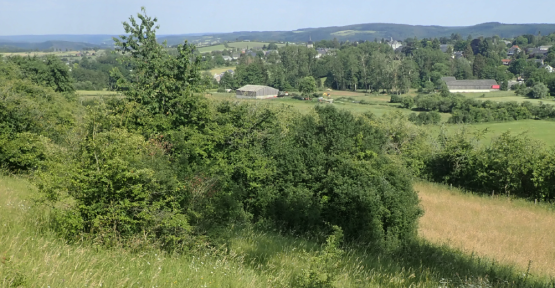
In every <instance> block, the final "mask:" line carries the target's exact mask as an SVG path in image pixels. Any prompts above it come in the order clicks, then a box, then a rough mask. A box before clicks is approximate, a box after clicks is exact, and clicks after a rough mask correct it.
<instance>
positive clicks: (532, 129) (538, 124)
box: [432, 120, 555, 146]
mask: <svg viewBox="0 0 555 288" xmlns="http://www.w3.org/2000/svg"><path fill="white" fill-rule="evenodd" d="M463 128H465V129H468V130H467V131H468V132H473V131H478V130H485V129H487V131H486V133H485V135H484V139H483V140H482V142H483V143H485V144H487V143H489V142H490V141H491V139H492V138H494V137H496V136H499V135H501V134H502V133H504V132H506V131H510V132H512V133H513V134H521V133H525V134H526V135H528V136H529V137H530V138H531V139H536V140H540V141H543V142H544V143H546V144H548V145H553V146H555V145H554V144H555V133H554V132H555V121H551V120H520V121H510V122H489V123H477V124H446V125H444V126H443V129H445V131H446V132H447V134H452V133H455V132H456V131H459V130H461V129H463ZM440 129H442V127H440V126H434V127H433V128H432V131H433V132H434V133H439V131H440Z"/></svg>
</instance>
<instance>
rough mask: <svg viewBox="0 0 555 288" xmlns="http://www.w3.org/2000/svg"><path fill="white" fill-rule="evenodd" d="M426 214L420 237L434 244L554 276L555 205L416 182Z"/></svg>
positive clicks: (422, 220)
mask: <svg viewBox="0 0 555 288" xmlns="http://www.w3.org/2000/svg"><path fill="white" fill-rule="evenodd" d="M415 188H416V190H417V191H420V193H419V194H420V198H421V200H422V205H423V206H424V210H425V211H426V214H425V215H424V217H423V218H422V219H421V221H420V231H419V233H420V235H421V236H422V237H424V238H426V239H428V240H430V241H432V242H434V243H448V244H449V245H450V246H453V247H457V248H461V249H464V250H465V251H468V252H469V253H470V252H474V253H477V254H478V255H482V256H487V257H491V258H495V259H496V260H498V261H501V262H505V263H512V264H516V265H518V266H519V267H520V268H521V269H522V270H524V269H526V268H527V266H528V263H529V261H532V265H531V272H532V273H536V274H544V275H551V276H555V246H553V243H554V242H555V231H553V229H550V228H547V227H554V226H555V213H554V212H553V211H552V210H553V209H554V208H553V206H543V205H540V206H539V207H538V206H536V207H534V203H529V202H525V201H524V200H515V201H509V200H508V199H507V197H499V196H497V197H495V198H491V197H489V198H485V197H483V196H477V195H472V194H463V193H461V192H459V191H456V190H452V191H449V190H448V189H447V187H445V186H441V185H433V184H427V183H426V184H424V183H418V184H416V185H415Z"/></svg>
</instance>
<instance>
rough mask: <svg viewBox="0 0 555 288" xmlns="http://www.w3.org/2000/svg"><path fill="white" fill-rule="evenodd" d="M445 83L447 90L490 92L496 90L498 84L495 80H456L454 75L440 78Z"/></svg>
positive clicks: (454, 91) (452, 91) (453, 91)
mask: <svg viewBox="0 0 555 288" xmlns="http://www.w3.org/2000/svg"><path fill="white" fill-rule="evenodd" d="M441 79H443V81H445V84H447V88H449V92H451V93H457V92H480V93H483V92H491V91H498V90H499V85H498V84H497V82H496V81H495V80H457V79H456V78H455V77H443V78H441Z"/></svg>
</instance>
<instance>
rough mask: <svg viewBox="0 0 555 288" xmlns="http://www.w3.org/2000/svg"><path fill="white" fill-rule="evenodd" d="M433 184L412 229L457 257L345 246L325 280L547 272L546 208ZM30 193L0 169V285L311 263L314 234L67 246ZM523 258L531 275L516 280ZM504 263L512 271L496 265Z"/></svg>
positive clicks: (283, 280)
mask: <svg viewBox="0 0 555 288" xmlns="http://www.w3.org/2000/svg"><path fill="white" fill-rule="evenodd" d="M438 187H439V186H435V185H429V184H418V185H416V188H417V189H418V190H419V191H420V196H421V198H422V206H423V207H424V209H425V210H426V215H425V216H424V218H423V219H422V220H421V229H420V231H421V232H420V233H421V235H422V236H423V237H424V238H426V239H430V241H432V242H436V243H445V242H448V240H449V239H451V242H449V243H450V244H449V245H452V246H461V247H462V248H464V249H466V250H467V252H466V254H465V253H461V252H460V251H458V250H455V249H452V248H449V247H448V246H446V245H439V244H430V243H429V242H428V241H427V240H420V242H419V243H415V244H414V245H411V247H410V249H407V250H406V251H402V252H401V251H400V252H395V253H393V254H389V253H385V254H384V253H380V252H377V251H372V250H371V249H369V247H350V248H346V250H345V252H344V253H343V254H340V256H339V258H337V259H336V260H335V261H333V262H331V263H328V264H327V265H331V266H324V268H325V267H328V268H332V270H331V271H332V272H331V273H333V274H334V275H335V280H334V284H335V286H336V287H399V288H401V287H403V288H404V287H416V288H419V287H434V288H436V287H491V286H490V285H491V283H492V282H494V281H495V280H496V279H494V277H493V276H492V275H495V277H500V278H502V279H506V281H507V282H506V284H505V286H503V287H516V286H517V285H518V286H520V287H532V286H531V285H533V284H534V283H537V282H536V281H542V282H543V281H546V275H553V274H550V273H552V272H553V270H552V269H550V266H549V265H548V264H549V263H554V262H553V260H554V258H553V249H554V248H553V245H551V244H552V243H553V240H555V238H554V233H553V232H549V231H548V230H549V229H545V227H552V226H553V224H555V223H554V221H555V217H554V215H553V213H552V212H550V211H546V209H544V208H536V207H531V206H530V205H527V204H520V202H518V203H517V204H515V203H510V202H508V201H507V200H504V199H496V200H488V199H483V198H479V197H473V196H467V195H461V194H451V193H449V192H447V191H444V189H443V188H438ZM35 194H36V189H35V188H34V187H33V186H32V185H30V184H29V182H28V181H27V180H24V179H21V178H14V177H6V176H0V207H2V209H0V219H1V220H2V222H1V223H2V225H0V287H237V288H239V287H241V288H242V287H253V288H254V287H257V288H258V287H291V286H293V285H292V283H295V279H297V278H298V277H299V276H300V275H301V273H303V271H305V270H306V271H319V270H318V269H319V268H321V266H317V265H320V264H318V263H321V262H318V261H319V260H318V259H320V258H318V257H320V256H321V255H322V254H320V253H321V252H320V251H322V246H321V245H318V244H316V242H315V241H313V240H303V238H302V237H292V236H288V235H287V234H279V233H277V232H271V231H269V230H267V229H262V230H260V229H259V228H255V227H237V226H235V227H231V228H230V229H227V230H226V232H224V233H226V235H227V237H226V236H224V235H222V236H223V239H229V240H228V241H222V242H215V243H213V244H215V245H214V247H213V248H208V247H206V248H194V249H193V250H191V251H189V252H187V253H186V254H184V255H178V254H167V253H163V252H160V251H159V250H154V249H149V248H142V249H137V250H135V251H130V250H128V249H122V248H118V247H114V248H104V247H102V246H97V245H94V244H91V243H79V242H78V243H74V244H67V243H66V242H65V241H62V240H60V239H59V237H58V236H57V235H55V234H53V233H52V232H51V231H50V230H49V229H48V228H47V226H48V225H47V221H48V219H47V217H48V213H47V210H45V209H44V208H40V207H36V206H34V204H33V203H34V202H33V201H32V197H33V195H35ZM493 224H495V226H492V225H493ZM544 225H546V226H544ZM528 233H530V234H529V235H527V234H528ZM459 237H460V238H459ZM533 237H535V238H533ZM461 239H464V241H463V240H461ZM463 242H464V243H463ZM520 245H522V247H517V246H520ZM535 245H537V246H535ZM197 247H201V246H197ZM472 251H475V252H476V253H474V255H472V256H471V252H472ZM482 254H483V255H488V256H491V257H496V258H495V259H496V261H495V264H493V265H492V260H491V259H490V260H488V259H486V258H479V257H478V256H477V255H482ZM511 254H514V256H511ZM528 259H531V260H533V261H534V262H532V269H531V272H532V274H531V275H529V276H527V279H526V280H523V278H524V277H523V276H522V275H526V274H525V271H526V265H527V263H528ZM512 262H514V263H516V264H517V265H518V267H519V269H517V270H514V269H513V268H511V267H510V266H507V265H506V264H505V263H512ZM552 266H553V265H551V267H552ZM519 275H520V276H519ZM524 284H527V285H524ZM534 287H539V286H534ZM542 287H543V286H542Z"/></svg>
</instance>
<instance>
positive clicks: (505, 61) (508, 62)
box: [501, 59, 512, 66]
mask: <svg viewBox="0 0 555 288" xmlns="http://www.w3.org/2000/svg"><path fill="white" fill-rule="evenodd" d="M511 61H512V60H511V59H501V62H503V65H505V66H509V64H511Z"/></svg>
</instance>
